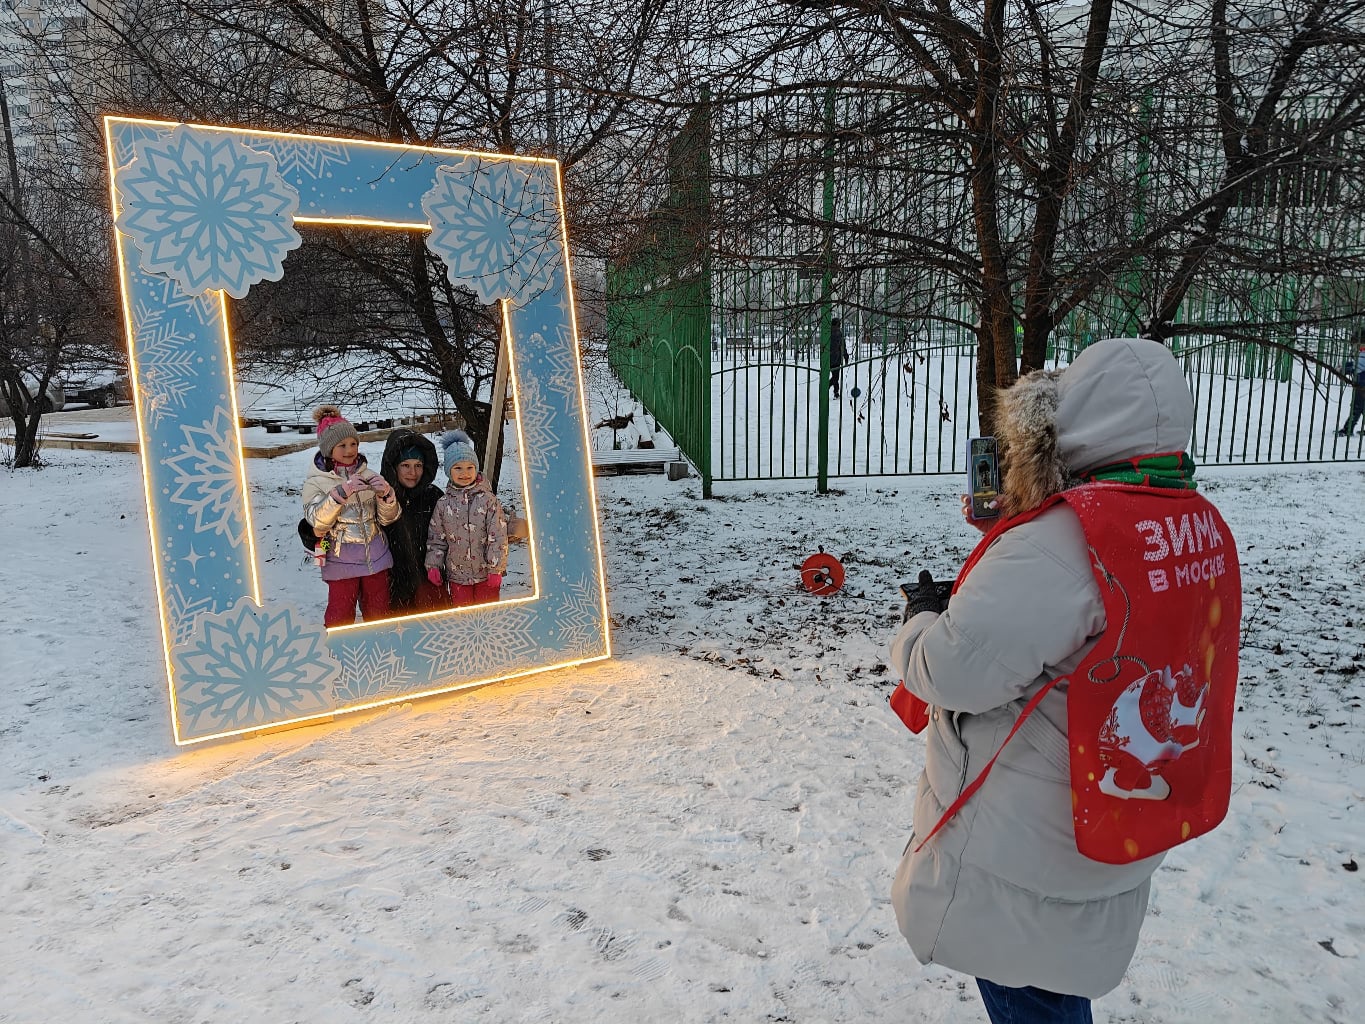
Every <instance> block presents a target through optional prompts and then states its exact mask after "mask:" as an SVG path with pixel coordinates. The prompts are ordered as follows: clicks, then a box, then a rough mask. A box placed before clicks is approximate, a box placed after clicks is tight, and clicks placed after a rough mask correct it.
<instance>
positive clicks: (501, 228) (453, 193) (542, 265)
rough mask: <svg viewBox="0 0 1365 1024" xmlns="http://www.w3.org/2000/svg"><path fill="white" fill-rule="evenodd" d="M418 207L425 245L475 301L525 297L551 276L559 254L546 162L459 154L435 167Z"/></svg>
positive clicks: (550, 176)
mask: <svg viewBox="0 0 1365 1024" xmlns="http://www.w3.org/2000/svg"><path fill="white" fill-rule="evenodd" d="M422 212H423V213H425V214H426V217H427V222H428V223H429V224H430V225H431V231H430V233H429V234H428V235H427V248H428V249H430V250H431V251H432V252H433V253H435V254H436V255H437V256H439V257H440V258H441V259H442V260H443V261H444V262H445V265H446V273H447V276H449V278H450V283H451V284H452V285H454V286H455V287H457V288H467V289H469V290H471V291H473V292H474V293H475V294H476V295H478V297H479V301H481V302H485V303H492V302H497V301H498V300H499V299H508V300H510V301H511V302H512V303H513V304H514V305H518V306H521V305H525V304H526V303H527V302H529V301H530V300H531V299H533V298H535V297H536V296H537V295H540V294H542V293H543V292H545V291H546V290H548V289H549V288H550V286H551V284H552V283H553V281H554V280H555V277H556V274H555V272H556V270H557V269H558V268H559V266H560V261H561V258H562V257H561V248H560V245H559V205H558V200H557V196H556V188H555V181H554V175H553V170H552V167H551V165H549V164H544V163H531V162H525V161H520V160H508V159H505V158H504V159H500V160H488V159H484V158H482V157H478V156H468V157H465V158H464V159H462V160H460V161H459V162H457V163H454V164H449V165H446V166H443V167H439V168H437V170H436V184H435V185H434V186H433V187H432V188H431V189H430V190H429V191H428V192H427V193H426V194H425V195H424V196H423V197H422Z"/></svg>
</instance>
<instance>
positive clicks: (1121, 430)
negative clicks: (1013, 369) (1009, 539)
mask: <svg viewBox="0 0 1365 1024" xmlns="http://www.w3.org/2000/svg"><path fill="white" fill-rule="evenodd" d="M1193 429H1194V398H1193V396H1192V395H1191V394H1190V389H1189V386H1188V385H1187V384H1186V383H1185V375H1184V372H1183V371H1182V370H1181V368H1180V363H1179V362H1178V361H1177V360H1176V358H1175V356H1174V355H1172V354H1171V351H1170V350H1169V349H1168V348H1166V346H1165V345H1162V344H1161V343H1159V342H1155V341H1148V340H1145V339H1142V338H1110V339H1108V340H1105V341H1100V342H1096V343H1095V344H1094V345H1091V346H1090V347H1089V348H1087V349H1086V350H1085V351H1084V352H1082V353H1081V354H1080V355H1079V356H1077V357H1076V359H1075V361H1074V362H1072V363H1071V365H1070V366H1068V367H1066V368H1065V369H1064V370H1038V371H1035V372H1033V373H1030V374H1027V375H1025V376H1023V377H1021V378H1019V380H1018V381H1016V382H1015V384H1014V386H1013V387H1010V388H1007V389H1005V390H1003V391H1002V392H1001V393H1000V404H999V407H998V409H997V411H996V431H995V434H996V441H997V443H998V445H999V450H1000V458H1001V464H1002V466H1001V470H1002V471H1001V489H1002V490H1003V491H1004V496H1003V505H1004V512H1005V514H1006V515H1014V514H1016V513H1019V512H1024V511H1027V510H1028V509H1031V508H1033V507H1034V506H1036V505H1038V504H1039V503H1040V502H1042V501H1044V500H1045V499H1047V498H1048V497H1050V496H1051V495H1053V494H1056V493H1057V492H1059V491H1063V490H1065V489H1066V488H1068V487H1071V486H1074V485H1075V484H1076V482H1077V480H1078V478H1079V477H1080V476H1081V474H1083V473H1085V472H1086V471H1087V470H1092V469H1097V468H1098V467H1100V466H1105V465H1108V464H1109V463H1112V462H1117V461H1119V460H1120V459H1127V458H1134V457H1137V456H1142V455H1155V454H1164V453H1168V452H1181V451H1184V450H1185V448H1186V447H1187V446H1188V445H1189V443H1190V432H1191V431H1192V430H1193Z"/></svg>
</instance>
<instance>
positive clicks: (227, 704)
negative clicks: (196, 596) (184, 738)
mask: <svg viewBox="0 0 1365 1024" xmlns="http://www.w3.org/2000/svg"><path fill="white" fill-rule="evenodd" d="M303 619H305V616H303V615H302V614H301V613H299V612H298V611H297V610H296V609H294V608H290V607H287V606H274V607H271V606H269V605H266V606H258V605H257V604H256V603H255V602H254V601H252V600H251V599H250V598H246V597H243V598H241V599H240V600H238V601H237V603H236V604H235V605H233V606H232V607H231V608H229V609H228V610H227V611H226V612H220V613H216V614H201V615H200V616H199V618H198V622H197V629H196V631H195V634H194V636H193V637H192V638H191V640H190V641H189V642H188V643H186V644H185V645H184V646H183V647H178V648H177V649H176V651H175V672H174V679H175V686H176V700H177V704H178V707H179V712H180V718H181V722H182V727H183V728H184V729H185V730H186V731H188V732H190V733H193V734H196V735H203V734H204V733H206V732H220V731H224V730H229V729H239V728H244V727H247V728H249V727H250V726H253V725H268V724H270V723H273V722H282V721H286V720H289V719H295V718H302V717H305V716H307V715H311V714H326V713H327V712H329V711H332V710H333V709H334V708H335V706H336V703H335V699H334V697H333V692H332V691H333V687H334V686H335V685H336V682H337V680H338V679H339V678H340V676H341V666H340V665H339V664H337V661H336V659H335V658H334V657H333V656H332V654H331V652H330V651H329V650H328V648H327V630H326V629H325V628H324V627H323V626H320V625H304V624H302V620H303Z"/></svg>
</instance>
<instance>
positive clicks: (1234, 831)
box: [0, 445, 1365, 1024]
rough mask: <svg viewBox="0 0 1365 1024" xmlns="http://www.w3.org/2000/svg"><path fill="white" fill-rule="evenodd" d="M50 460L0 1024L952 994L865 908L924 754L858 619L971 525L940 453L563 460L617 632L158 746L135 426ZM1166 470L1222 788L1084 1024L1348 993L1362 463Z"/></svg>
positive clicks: (39, 534)
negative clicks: (1210, 605)
mask: <svg viewBox="0 0 1365 1024" xmlns="http://www.w3.org/2000/svg"><path fill="white" fill-rule="evenodd" d="M372 447H373V448H374V451H372V452H371V454H372V455H373V456H377V454H378V446H377V445H376V446H372ZM46 458H47V460H48V462H49V464H50V465H49V467H48V468H46V469H44V470H42V471H38V472H34V471H22V472H14V473H10V472H4V471H0V517H2V518H0V521H3V522H4V523H5V527H4V537H5V551H6V554H5V557H4V559H0V594H2V595H3V598H0V601H2V602H3V603H2V604H0V609H3V615H2V616H0V651H3V658H2V660H0V664H3V685H2V686H0V862H2V863H3V865H4V869H3V871H0V908H3V910H0V915H3V916H2V917H0V920H2V921H3V927H0V965H3V970H2V972H0V976H2V977H3V979H4V983H3V995H2V996H0V1021H15V1022H19V1021H23V1022H51V1021H82V1022H84V1021H98V1022H105V1021H138V1022H145V1021H155V1022H162V1021H165V1022H172V1021H174V1022H180V1021H184V1022H199V1021H207V1022H219V1021H300V1022H313V1021H319V1022H329V1024H330V1022H346V1021H403V1022H409V1021H428V1020H430V1021H438V1020H439V1021H466V1020H487V1021H499V1022H501V1021H509V1022H511V1021H536V1022H550V1021H592V1022H607V1024H610V1022H630V1024H637V1022H640V1021H699V1022H700V1021H720V1020H731V1021H742V1022H749V1021H790V1022H800V1024H812V1022H826V1021H829V1022H835V1021H848V1022H855V1021H856V1022H860V1024H861V1022H873V1021H886V1022H895V1024H910V1022H927V1021H945V1022H957V1021H964V1022H978V1021H983V1020H984V1019H985V1017H984V1013H983V1011H982V1010H981V1007H980V1003H979V1000H978V999H977V997H976V995H975V992H974V989H973V988H972V987H971V986H970V984H969V981H968V979H965V978H962V977H959V976H956V975H953V974H951V973H949V972H947V971H945V970H942V969H939V968H927V969H926V968H921V967H919V966H918V965H917V964H916V963H915V962H914V959H913V957H912V956H911V954H910V952H909V950H908V948H907V947H906V946H905V944H904V942H903V941H902V940H901V938H900V936H899V935H898V934H897V933H896V928H895V922H894V919H893V916H892V913H891V910H890V907H889V905H888V902H887V892H888V889H889V886H890V881H891V876H892V872H893V869H894V865H895V863H896V860H897V858H898V856H899V854H900V852H901V848H902V846H903V845H904V842H905V839H906V836H907V835H908V831H909V814H910V810H911V797H912V788H913V785H914V782H915V779H916V776H917V774H918V771H919V768H920V765H921V756H922V754H921V740H920V739H919V738H917V737H914V736H912V735H910V734H909V733H907V732H906V731H905V730H904V729H903V728H902V727H901V725H900V723H899V722H898V721H897V720H896V719H895V718H894V717H892V715H891V714H890V712H889V711H888V709H887V707H886V703H885V699H886V695H887V693H888V692H889V689H890V687H891V686H892V683H893V680H892V679H890V677H889V676H888V675H887V673H886V670H885V667H884V665H883V664H882V648H883V644H884V641H885V640H886V638H887V636H888V634H889V632H890V631H891V629H892V628H893V626H894V624H895V622H896V620H897V617H898V607H897V606H898V604H899V602H898V601H897V599H896V597H895V587H896V584H897V583H898V582H900V581H901V580H902V579H908V578H913V576H914V574H915V572H916V571H917V570H918V569H919V568H921V567H927V568H930V569H932V570H934V571H935V573H936V574H938V575H947V574H948V573H950V572H951V571H952V570H953V569H954V568H955V567H956V565H957V563H958V562H959V561H960V560H961V559H962V557H963V556H964V555H965V554H966V553H967V551H968V549H969V547H970V544H971V542H972V539H973V536H972V535H971V534H970V532H969V531H968V529H967V528H966V527H965V526H964V525H963V524H962V523H961V521H960V519H959V517H958V514H957V500H956V497H955V494H956V491H957V490H958V481H957V479H956V478H955V477H938V478H898V479H894V480H882V481H878V482H877V483H876V484H864V483H862V482H859V483H857V484H849V485H847V490H846V492H845V493H841V494H832V495H828V496H824V497H820V496H817V495H815V494H813V493H811V492H810V490H809V489H806V488H804V487H802V488H799V489H798V488H796V487H790V488H784V487H781V486H777V485H774V486H771V487H765V488H764V489H762V490H761V491H758V492H756V491H755V490H754V489H753V488H752V487H743V488H741V487H738V486H731V487H730V488H728V489H727V488H718V490H720V491H722V492H723V493H722V497H721V498H720V499H718V500H714V501H709V502H704V501H702V500H701V499H700V498H699V492H698V487H697V481H695V480H690V481H685V482H678V483H669V482H667V481H666V480H664V479H663V478H662V477H657V476H649V477H622V478H615V479H611V478H608V479H602V480H599V496H600V502H601V515H602V521H603V526H604V530H603V534H604V537H605V539H606V545H607V551H606V557H607V566H608V572H609V577H610V585H611V602H612V613H613V621H614V624H615V632H614V643H615V647H616V655H617V656H616V658H615V659H614V660H612V661H609V662H605V663H600V664H596V665H592V666H587V667H585V668H583V669H579V670H576V671H567V672H556V673H551V674H546V675H541V676H534V677H530V678H528V679H525V680H522V681H520V682H517V683H514V684H507V685H499V686H495V687H490V688H486V689H483V690H479V691H475V692H473V693H466V694H463V695H457V696H452V697H445V698H435V699H431V700H426V701H421V702H417V703H413V704H410V705H400V706H395V707H390V708H388V709H386V710H382V711H379V712H370V713H362V714H357V715H351V716H346V717H342V718H340V719H338V720H337V721H336V722H334V723H332V724H329V725H323V726H317V727H312V728H306V729H298V730H294V731H290V732H282V733H275V734H272V735H266V736H261V737H257V738H250V739H244V740H237V741H234V742H226V743H223V744H220V745H217V746H212V747H209V748H194V749H191V750H188V751H181V750H177V749H176V748H174V747H173V746H172V744H171V739H170V728H169V722H168V712H167V699H166V694H165V685H164V681H163V662H162V656H161V650H160V639H159V634H158V627H157V624H156V612H155V607H156V597H155V594H154V593H153V582H152V574H151V562H150V557H149V554H148V540H147V526H146V515H145V509H144V505H143V495H142V487H141V484H140V480H139V469H138V462H137V459H136V457H135V456H132V455H122V454H102V453H93V452H80V451H58V450H49V451H47V452H46ZM285 461H286V460H271V461H270V462H262V463H259V464H258V463H255V462H253V464H252V465H251V478H252V485H253V494H252V501H253V511H254V512H255V516H256V523H257V529H258V531H262V534H263V532H264V529H265V526H267V525H269V526H270V527H271V528H272V530H280V531H283V532H284V535H285V536H286V537H288V535H289V534H292V531H293V518H292V517H295V516H296V512H295V510H294V505H293V504H292V503H291V501H292V499H291V497H290V495H289V494H288V487H289V486H290V483H291V481H292V476H291V470H290V469H289V468H287V467H285V465H284V463H285ZM1202 479H1203V481H1204V488H1205V490H1206V492H1207V493H1208V494H1209V495H1210V496H1211V497H1212V498H1213V500H1214V501H1215V502H1217V503H1218V504H1219V506H1220V508H1221V509H1222V511H1223V512H1224V514H1225V516H1226V518H1227V519H1228V521H1229V522H1230V523H1231V524H1232V526H1233V528H1234V530H1235V531H1236V535H1237V539H1238V541H1239V543H1240V546H1241V549H1242V554H1243V561H1244V580H1245V586H1246V620H1245V624H1244V630H1243V632H1244V641H1245V645H1244V652H1243V657H1244V662H1243V665H1244V671H1243V683H1242V696H1241V700H1240V702H1239V715H1238V722H1237V750H1238V760H1237V764H1236V779H1235V791H1234V795H1233V802H1232V811H1231V814H1230V817H1229V820H1228V821H1227V822H1226V823H1224V825H1223V826H1222V827H1221V828H1220V829H1219V830H1217V831H1216V832H1215V833H1213V834H1212V835H1211V836H1208V837H1205V838H1203V839H1200V840H1199V841H1197V842H1195V843H1192V844H1189V845H1187V846H1184V847H1181V848H1179V849H1177V850H1176V851H1174V852H1173V853H1172V854H1171V855H1170V856H1169V857H1168V859H1167V861H1166V864H1165V866H1164V867H1163V868H1162V869H1161V870H1160V871H1159V873H1158V875H1157V877H1156V884H1155V887H1154V890H1153V904H1152V912H1151V915H1150V916H1149V918H1148V921H1147V924H1146V927H1145V929H1144V932H1143V940H1142V943H1141V945H1140V946H1139V949H1138V954H1137V958H1136V959H1135V961H1134V963H1133V966H1132V968H1131V970H1130V972H1129V975H1128V977H1127V979H1126V980H1125V981H1124V983H1123V985H1122V986H1121V987H1120V988H1119V989H1118V990H1116V991H1115V992H1113V993H1112V994H1110V995H1109V996H1107V997H1106V998H1105V999H1103V1000H1101V1001H1100V1002H1099V1003H1098V1005H1097V1019H1098V1020H1100V1021H1110V1022H1117V1021H1127V1022H1151V1024H1156V1022H1161V1024H1168V1022H1186V1021H1188V1022H1201V1024H1203V1022H1210V1021H1215V1022H1221V1021H1228V1022H1242V1021H1265V1022H1284V1021H1296V1022H1298V1021H1339V1022H1347V1021H1357V1020H1359V1019H1360V1017H1361V1006H1362V1005H1363V1004H1365V956H1362V953H1361V948H1362V946H1365V873H1362V872H1360V871H1359V870H1358V866H1359V864H1360V862H1361V860H1362V858H1363V857H1365V732H1362V724H1365V716H1363V715H1362V711H1361V704H1362V698H1363V697H1365V672H1362V669H1365V646H1363V645H1365V628H1362V627H1363V626H1365V599H1362V595H1361V572H1362V568H1361V567H1362V566H1363V565H1365V527H1362V526H1361V505H1362V497H1363V496H1365V472H1362V470H1361V469H1360V468H1359V467H1357V466H1346V465H1336V466H1317V467H1310V468H1296V467H1273V468H1261V469H1256V468H1250V469H1232V468H1227V469H1211V470H1208V471H1207V472H1205V473H1204V474H1203V477H1202ZM293 486H297V482H293ZM277 489H279V490H278V491H277ZM271 517H278V518H282V519H283V521H282V522H273V521H270V522H263V521H262V520H263V518H264V519H267V520H270V519H271ZM820 545H823V546H824V547H825V548H826V549H827V550H829V551H832V552H834V553H836V554H838V555H840V556H841V557H842V558H843V559H844V562H845V564H846V565H847V567H848V571H849V579H848V585H847V586H846V588H845V589H844V591H843V592H842V593H841V594H839V595H837V596H835V597H833V598H831V599H827V600H820V599H817V598H813V597H811V596H809V595H807V594H805V593H804V592H803V591H801V590H799V589H798V588H797V585H796V584H797V573H796V570H795V566H796V565H797V564H798V563H799V562H800V560H801V559H802V558H803V557H804V556H805V555H807V554H809V553H811V552H813V551H815V550H816V549H817V547H818V546H820ZM285 547H286V548H287V547H288V545H287V544H286V545H285ZM289 554H290V557H292V556H293V554H294V552H292V551H291V552H290V553H289ZM304 582H305V583H308V582H310V581H306V580H305V581H304ZM311 585H312V586H313V587H314V588H315V594H314V597H315V599H316V603H317V605H318V606H319V609H320V607H321V598H322V589H321V585H320V584H318V583H317V582H316V581H315V580H313V581H311Z"/></svg>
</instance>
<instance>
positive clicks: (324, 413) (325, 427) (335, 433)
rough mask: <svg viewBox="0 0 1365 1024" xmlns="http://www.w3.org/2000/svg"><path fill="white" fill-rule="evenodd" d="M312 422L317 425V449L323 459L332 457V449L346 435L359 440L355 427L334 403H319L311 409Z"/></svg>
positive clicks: (344, 438) (345, 437)
mask: <svg viewBox="0 0 1365 1024" xmlns="http://www.w3.org/2000/svg"><path fill="white" fill-rule="evenodd" d="M313 422H314V423H316V424H317V425H318V451H320V452H322V457H323V458H324V459H330V458H331V457H332V449H333V448H335V447H336V446H337V445H339V444H341V442H342V441H344V440H346V439H347V438H348V437H354V438H355V439H356V440H357V441H359V440H360V435H359V434H357V433H356V432H355V427H353V426H351V424H350V422H349V421H347V419H346V418H345V417H344V416H342V415H341V410H340V409H338V408H337V407H336V406H335V405H320V406H318V407H317V408H316V409H314V410H313Z"/></svg>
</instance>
